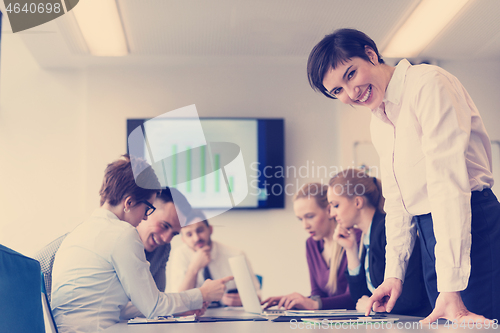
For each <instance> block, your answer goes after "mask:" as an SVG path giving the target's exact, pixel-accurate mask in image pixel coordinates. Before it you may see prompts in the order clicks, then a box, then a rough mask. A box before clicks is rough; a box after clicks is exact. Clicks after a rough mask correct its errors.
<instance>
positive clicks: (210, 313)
mask: <svg viewBox="0 0 500 333" xmlns="http://www.w3.org/2000/svg"><path fill="white" fill-rule="evenodd" d="M203 317H222V318H246V319H250V318H262V316H257V315H255V314H248V313H245V312H244V311H243V310H242V309H241V308H216V309H208V310H207V312H206V313H205V315H204V316H203ZM264 318H266V319H269V320H264V321H218V322H183V323H159V324H132V325H131V324H127V322H120V323H118V324H115V325H113V326H111V327H109V328H107V329H106V330H104V331H103V333H162V332H163V333H164V332H168V333H233V332H237V333H282V332H296V331H302V330H315V331H325V330H326V331H328V330H331V331H333V330H338V329H340V330H350V331H353V332H354V331H356V332H373V331H387V332H394V333H396V332H417V331H418V332H438V333H442V332H457V331H467V332H470V331H479V330H481V331H499V329H498V328H497V329H494V328H492V327H491V326H490V327H489V329H485V328H484V327H482V328H481V329H480V328H478V326H479V325H476V324H472V323H471V324H470V325H469V326H467V325H462V327H460V324H457V323H455V324H453V323H450V322H448V323H446V321H444V320H440V321H439V323H433V324H431V325H429V324H420V323H419V322H418V321H419V320H420V319H422V318H419V317H409V316H400V315H391V314H389V315H388V318H399V320H397V321H396V322H394V323H389V322H377V323H368V324H357V323H351V324H347V323H345V324H339V323H336V324H331V325H327V324H326V323H325V324H322V325H320V324H316V325H314V324H311V323H307V322H297V321H292V322H273V321H271V319H274V318H276V316H267V317H264Z"/></svg>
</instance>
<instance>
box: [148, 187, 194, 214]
mask: <svg viewBox="0 0 500 333" xmlns="http://www.w3.org/2000/svg"><path fill="white" fill-rule="evenodd" d="M156 198H157V199H158V200H161V201H163V203H167V202H172V203H173V204H174V205H175V207H176V209H178V210H180V211H181V213H182V214H184V216H188V215H189V214H190V213H191V210H192V209H193V208H192V207H191V204H190V203H189V201H188V200H187V199H186V197H185V196H184V194H182V193H181V192H180V191H179V190H178V189H176V188H172V187H168V186H167V187H165V188H162V190H161V193H160V195H158V196H157V197H156Z"/></svg>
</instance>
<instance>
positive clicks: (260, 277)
mask: <svg viewBox="0 0 500 333" xmlns="http://www.w3.org/2000/svg"><path fill="white" fill-rule="evenodd" d="M255 277H256V278H257V280H258V281H259V285H260V289H262V279H263V278H262V275H259V274H255Z"/></svg>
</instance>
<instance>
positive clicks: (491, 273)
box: [415, 189, 500, 319]
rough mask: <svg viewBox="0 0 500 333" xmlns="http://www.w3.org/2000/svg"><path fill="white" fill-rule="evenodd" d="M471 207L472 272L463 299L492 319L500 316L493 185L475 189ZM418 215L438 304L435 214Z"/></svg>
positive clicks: (499, 224)
mask: <svg viewBox="0 0 500 333" xmlns="http://www.w3.org/2000/svg"><path fill="white" fill-rule="evenodd" d="M471 210H472V225H471V233H472V245H471V253H470V256H471V272H470V277H469V283H468V285H467V288H466V289H465V290H463V291H462V292H461V296H462V300H463V301H464V304H465V306H466V307H467V309H468V310H469V311H471V312H474V313H477V314H481V315H483V316H485V317H486V318H488V319H500V203H499V202H498V200H497V198H496V196H495V195H494V194H493V192H492V191H491V190H490V189H485V190H483V191H474V192H472V196H471ZM415 219H416V221H417V228H418V232H419V234H420V243H421V251H422V268H423V273H424V280H425V286H426V289H427V295H428V296H429V301H430V302H431V305H432V306H433V307H434V305H435V304H436V298H437V297H438V290H437V279H436V269H435V265H436V257H435V253H434V247H435V246H436V238H435V237H434V229H433V222H432V215H431V214H425V215H419V216H416V217H415Z"/></svg>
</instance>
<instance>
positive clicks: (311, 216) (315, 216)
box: [293, 197, 335, 240]
mask: <svg viewBox="0 0 500 333" xmlns="http://www.w3.org/2000/svg"><path fill="white" fill-rule="evenodd" d="M293 210H294V212H295V215H296V216H297V218H298V219H299V221H301V222H302V226H303V227H304V229H305V230H306V231H307V232H308V233H309V235H311V237H312V238H313V239H314V240H320V239H323V238H328V237H331V236H332V235H333V232H334V231H335V222H334V220H330V217H329V216H328V215H329V213H328V208H321V207H320V206H318V204H317V203H316V199H314V198H313V197H309V198H300V199H296V200H295V201H294V202H293Z"/></svg>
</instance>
